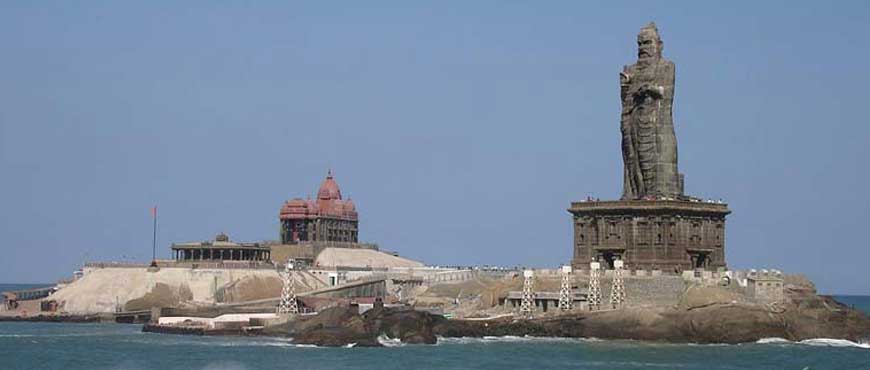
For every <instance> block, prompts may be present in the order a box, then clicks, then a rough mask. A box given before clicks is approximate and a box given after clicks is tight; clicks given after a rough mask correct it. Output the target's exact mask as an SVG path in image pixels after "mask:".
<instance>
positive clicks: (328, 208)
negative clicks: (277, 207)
mask: <svg viewBox="0 0 870 370" xmlns="http://www.w3.org/2000/svg"><path fill="white" fill-rule="evenodd" d="M321 216H330V217H341V218H345V219H350V220H357V219H358V218H359V214H358V213H357V211H356V205H355V204H354V203H353V201H352V200H350V199H348V200H342V199H341V190H339V189H338V184H337V183H336V182H335V180H334V179H333V178H332V171H329V173H328V174H327V175H326V179H325V180H323V183H322V184H320V190H319V191H318V192H317V199H299V198H296V199H291V200H288V201H287V202H285V203H284V205H283V206H282V207H281V212H280V218H281V219H282V220H301V219H314V218H318V217H321Z"/></svg>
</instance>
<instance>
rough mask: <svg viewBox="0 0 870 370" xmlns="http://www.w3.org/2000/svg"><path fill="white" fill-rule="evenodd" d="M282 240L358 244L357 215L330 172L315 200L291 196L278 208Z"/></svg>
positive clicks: (288, 241)
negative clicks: (342, 195)
mask: <svg viewBox="0 0 870 370" xmlns="http://www.w3.org/2000/svg"><path fill="white" fill-rule="evenodd" d="M279 219H280V222H281V243H282V244H297V243H304V242H345V243H357V240H358V239H357V238H358V232H359V216H358V214H357V211H356V206H355V205H354V204H353V201H352V200H350V199H348V200H344V199H342V197H341V190H340V189H339V187H338V183H336V182H335V179H333V177H332V171H329V172H328V173H327V175H326V179H325V180H323V182H322V183H321V184H320V189H319V190H318V191H317V199H313V200H312V199H300V198H296V199H292V200H288V201H287V202H285V203H284V205H283V206H282V207H281V211H280V213H279Z"/></svg>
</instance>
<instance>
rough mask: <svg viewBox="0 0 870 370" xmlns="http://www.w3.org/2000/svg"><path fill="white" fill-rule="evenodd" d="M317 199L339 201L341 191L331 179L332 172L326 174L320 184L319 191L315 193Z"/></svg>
mask: <svg viewBox="0 0 870 370" xmlns="http://www.w3.org/2000/svg"><path fill="white" fill-rule="evenodd" d="M317 199H320V200H331V199H341V190H340V189H339V188H338V183H336V182H335V180H333V178H332V170H330V171H329V172H328V173H327V174H326V179H325V180H323V183H321V184H320V190H318V191H317Z"/></svg>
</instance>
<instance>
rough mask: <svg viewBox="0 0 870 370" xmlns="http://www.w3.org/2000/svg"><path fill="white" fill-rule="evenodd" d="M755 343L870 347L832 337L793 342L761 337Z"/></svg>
mask: <svg viewBox="0 0 870 370" xmlns="http://www.w3.org/2000/svg"><path fill="white" fill-rule="evenodd" d="M755 343H759V344H803V345H808V346H817V347H854V348H865V349H870V343H864V342H861V343H858V342H853V341H850V340H845V339H832V338H812V339H804V340H802V341H798V342H793V341H790V340H788V339H783V338H761V339H759V340H758V341H756V342H755Z"/></svg>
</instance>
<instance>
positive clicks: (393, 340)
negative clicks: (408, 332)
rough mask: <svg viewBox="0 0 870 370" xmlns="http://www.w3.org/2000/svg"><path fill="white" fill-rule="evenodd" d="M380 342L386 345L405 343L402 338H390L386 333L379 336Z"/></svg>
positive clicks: (397, 345) (401, 344)
mask: <svg viewBox="0 0 870 370" xmlns="http://www.w3.org/2000/svg"><path fill="white" fill-rule="evenodd" d="M378 343H380V344H381V345H382V346H384V347H402V346H404V345H405V343H402V340H401V339H398V338H390V337H388V336H387V335H386V334H381V335H379V336H378Z"/></svg>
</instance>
